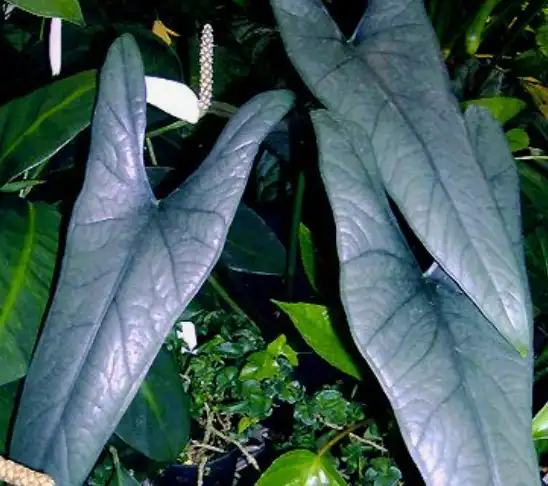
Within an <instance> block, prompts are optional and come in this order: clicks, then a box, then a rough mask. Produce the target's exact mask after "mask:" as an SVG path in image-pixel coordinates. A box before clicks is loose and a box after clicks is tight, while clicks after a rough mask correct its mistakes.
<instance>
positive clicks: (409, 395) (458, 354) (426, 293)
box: [313, 108, 538, 486]
mask: <svg viewBox="0 0 548 486" xmlns="http://www.w3.org/2000/svg"><path fill="white" fill-rule="evenodd" d="M474 114H475V115H477V116H476V117H474V116H472V115H474ZM468 121H469V129H470V132H471V134H472V137H474V139H475V140H474V145H475V146H477V147H478V149H479V148H480V147H486V146H489V147H490V151H486V152H485V156H486V157H485V158H483V157H482V158H480V160H481V163H482V173H483V176H484V177H485V178H486V180H488V181H489V184H490V188H491V190H492V191H493V195H494V200H495V204H496V205H495V207H494V208H493V209H494V210H496V211H497V212H498V213H499V214H500V217H501V219H502V220H503V221H504V222H505V228H506V229H507V231H508V233H509V234H510V236H511V237H510V238H509V239H510V240H511V241H512V242H514V247H512V245H511V246H510V248H511V249H512V251H513V252H514V254H515V258H516V261H517V260H520V262H521V266H520V267H518V272H519V278H522V275H521V272H523V251H522V249H521V236H520V229H519V222H520V211H519V199H518V194H519V193H518V185H517V174H516V169H515V167H514V165H513V163H512V161H510V163H509V164H508V163H507V162H508V160H507V159H504V158H502V159H497V150H496V148H493V144H495V147H496V143H498V142H499V141H500V139H503V138H504V136H503V134H502V132H501V131H500V129H499V127H498V126H497V125H496V124H495V122H493V121H492V120H491V119H490V118H488V117H487V116H486V114H485V112H482V111H477V109H476V108H474V111H473V112H472V113H471V114H469V115H468ZM313 122H314V126H315V129H316V131H317V136H318V143H319V149H320V163H321V172H322V177H323V179H324V182H325V185H326V188H327V192H328V196H329V199H330V201H331V205H332V208H333V211H334V217H335V223H336V228H337V248H338V253H339V258H340V265H341V297H342V301H343V304H344V307H345V311H346V313H347V317H348V321H349V325H350V329H351V332H352V334H353V337H354V340H355V341H356V343H357V345H358V348H359V349H360V351H361V353H362V354H363V356H364V357H365V359H366V360H367V362H368V363H369V365H370V366H371V368H372V369H373V371H374V372H375V374H376V375H377V377H378V379H379V381H380V382H381V384H382V387H383V388H384V391H385V392H386V394H387V395H388V397H389V399H390V401H391V403H392V406H393V408H394V412H395V414H396V418H397V420H398V423H399V425H400V428H401V431H402V435H403V437H404V439H405V441H406V443H407V446H408V448H409V451H410V452H411V455H412V456H413V458H414V459H415V461H416V462H417V464H418V466H419V469H420V471H421V473H422V475H423V477H424V479H425V480H426V482H427V484H429V485H442V484H449V483H453V484H459V485H471V486H472V485H474V486H483V485H485V486H487V485H497V486H503V485H504V486H512V485H515V486H518V485H529V484H531V485H532V484H536V483H535V481H538V477H537V476H538V473H537V464H536V458H535V454H534V450H533V447H532V441H531V386H532V380H531V376H532V357H531V354H532V353H531V352H530V349H528V351H529V356H528V357H526V358H522V357H521V356H520V355H519V354H518V352H517V351H516V350H515V348H514V347H512V346H511V345H510V344H509V343H508V342H507V341H506V340H505V339H504V338H503V337H502V336H501V335H500V334H499V333H498V332H497V330H496V329H495V328H494V327H492V326H491V325H489V322H488V321H487V320H486V319H485V317H484V316H483V315H482V314H481V313H480V312H479V310H478V309H477V307H476V306H475V305H474V304H473V302H472V301H471V300H470V299H469V298H468V297H467V296H465V295H464V294H462V293H461V291H460V289H459V287H457V286H456V285H455V284H454V282H453V280H451V279H450V278H449V277H448V276H447V275H446V274H445V273H444V272H443V270H442V269H441V268H440V267H439V266H438V265H437V264H435V265H434V267H433V269H432V271H430V272H428V273H427V274H426V275H425V276H424V277H423V276H422V274H421V271H420V268H419V266H418V264H417V262H416V261H415V259H414V257H413V255H412V253H411V252H410V250H409V248H408V246H407V244H406V242H405V240H404V239H403V237H402V233H401V231H400V230H399V228H398V227H397V225H396V223H395V221H396V219H395V217H394V216H393V215H392V214H391V212H390V206H389V204H388V202H387V200H386V196H385V194H384V192H383V191H382V190H379V185H380V176H379V175H378V169H377V165H376V163H375V151H374V147H373V145H372V144H371V143H368V141H367V139H366V138H364V136H363V131H362V130H361V128H360V127H359V126H357V125H355V124H352V123H350V122H347V123H346V125H345V128H344V129H343V128H342V125H341V124H340V123H337V121H336V120H335V119H333V118H331V117H330V116H329V115H328V114H327V113H326V112H316V113H314V115H313ZM497 130H498V132H497ZM491 155H492V156H493V158H491ZM497 163H498V164H499V165H498V166H497ZM524 306H525V308H524V309H523V313H524V314H525V315H530V309H529V307H530V306H529V303H528V300H527V301H526V303H524ZM529 323H531V320H530V319H529Z"/></svg>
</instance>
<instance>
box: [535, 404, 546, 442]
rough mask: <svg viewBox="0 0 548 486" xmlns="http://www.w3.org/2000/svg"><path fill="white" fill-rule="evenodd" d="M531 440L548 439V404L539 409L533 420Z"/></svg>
mask: <svg viewBox="0 0 548 486" xmlns="http://www.w3.org/2000/svg"><path fill="white" fill-rule="evenodd" d="M533 439H535V440H542V439H548V403H547V404H546V405H544V407H542V408H541V409H540V411H539V412H538V413H537V414H536V415H535V418H534V419H533Z"/></svg>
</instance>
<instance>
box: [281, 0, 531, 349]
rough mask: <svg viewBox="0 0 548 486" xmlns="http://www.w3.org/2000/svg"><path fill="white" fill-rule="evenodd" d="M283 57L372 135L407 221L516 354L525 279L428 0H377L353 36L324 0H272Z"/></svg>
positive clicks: (521, 337) (522, 331) (523, 344)
mask: <svg viewBox="0 0 548 486" xmlns="http://www.w3.org/2000/svg"><path fill="white" fill-rule="evenodd" d="M272 4H273V6H274V12H275V15H276V18H277V21H278V23H279V26H280V30H281V32H282V36H283V39H284V43H285V46H286V49H287V52H288V55H289V57H290V59H291V60H292V62H293V63H294V64H295V67H296V68H297V70H298V71H299V72H300V74H301V75H302V77H303V80H304V81H305V82H306V83H307V84H308V86H309V87H310V89H311V90H312V91H313V92H314V94H315V95H316V96H317V97H318V98H319V99H320V101H322V102H323V103H324V104H325V105H326V106H327V107H328V108H330V109H332V110H333V111H334V112H336V113H338V114H339V115H340V116H342V117H343V118H344V119H345V120H347V121H353V122H356V123H357V124H358V125H359V126H360V128H361V130H362V131H363V136H364V137H367V138H368V139H370V140H371V143H372V145H373V150H374V152H375V155H376V158H377V164H378V167H379V169H380V173H381V177H382V179H383V182H384V184H385V186H386V189H387V191H388V193H389V194H390V196H391V198H392V199H393V200H394V201H395V203H396V204H397V206H398V207H399V209H400V211H401V212H402V214H403V215H404V216H405V218H406V220H407V222H408V224H409V226H410V227H411V228H412V229H413V231H414V232H415V233H416V234H417V236H418V237H419V238H420V240H421V241H422V243H423V245H424V246H425V247H426V248H427V249H428V251H429V252H430V253H431V254H432V255H433V256H434V258H435V259H436V260H437V261H438V263H439V264H440V265H441V266H442V267H443V268H444V269H445V271H446V272H447V273H448V274H449V275H450V276H451V277H452V278H453V279H454V280H455V281H456V282H457V283H458V284H459V286H460V287H461V288H462V289H463V290H464V292H465V293H466V294H467V295H468V296H469V297H470V298H471V299H472V300H473V301H474V302H475V303H476V305H477V306H478V307H479V308H480V309H481V311H482V312H483V313H484V315H485V316H486V317H487V318H488V319H489V321H490V322H491V323H492V324H493V325H494V326H495V327H496V328H497V329H498V330H499V331H500V332H501V333H502V334H503V336H505V337H506V338H507V339H508V340H509V341H510V342H511V343H512V344H513V345H514V346H516V348H517V349H519V350H520V352H521V353H525V351H526V350H527V348H528V345H529V340H530V332H529V326H528V322H527V316H526V314H525V313H524V311H523V309H524V302H525V300H526V295H525V285H524V282H523V279H522V278H521V277H520V272H519V268H518V262H517V259H516V257H515V254H514V252H513V251H512V248H511V244H510V241H509V239H508V235H507V233H506V230H505V228H504V225H503V222H502V221H501V218H500V216H499V215H498V214H497V211H496V210H495V202H494V201H493V196H492V194H491V191H490V189H489V185H488V182H487V181H486V180H485V177H483V174H482V171H481V167H480V164H479V162H478V160H477V158H476V156H475V152H474V150H473V147H472V145H471V142H470V139H469V137H468V133H467V130H466V126H465V124H464V122H463V118H462V115H461V113H460V110H459V108H458V105H457V103H456V101H455V100H454V98H453V95H452V94H451V93H450V90H449V88H448V84H449V83H448V76H447V74H446V71H445V68H444V66H443V64H442V62H441V59H440V54H439V50H438V48H437V46H436V43H435V36H434V33H433V31H432V28H431V26H430V25H429V21H428V17H427V15H426V12H425V10H424V6H423V2H422V1H421V0H408V1H405V2H403V1H401V0H371V1H370V2H368V4H369V7H368V11H367V12H366V15H365V16H364V17H363V18H362V19H361V21H360V23H359V25H358V27H357V29H356V31H355V33H354V34H353V36H352V38H351V39H349V40H347V39H346V38H345V37H344V36H343V34H342V33H341V31H340V30H339V29H338V27H337V25H336V24H335V23H334V21H333V20H332V19H331V17H330V16H329V14H328V13H327V10H326V9H325V8H324V7H323V5H322V2H321V0H272Z"/></svg>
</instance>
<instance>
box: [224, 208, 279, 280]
mask: <svg viewBox="0 0 548 486" xmlns="http://www.w3.org/2000/svg"><path fill="white" fill-rule="evenodd" d="M221 262H222V263H223V264H225V265H226V266H228V267H229V268H231V269H232V270H235V271H238V272H248V273H255V274H262V275H283V273H284V271H285V263H286V254H285V248H284V247H283V245H282V244H281V243H280V240H279V239H278V237H277V236H276V234H275V233H274V232H273V231H272V229H270V227H269V226H268V225H267V224H266V223H265V222H264V220H263V219H262V218H261V217H260V216H259V215H258V214H257V213H256V212H255V211H253V210H252V209H251V208H249V207H248V206H246V205H245V204H243V203H241V204H240V206H239V207H238V211H236V216H235V217H234V222H233V224H232V226H231V227H230V231H229V232H228V237H227V240H226V245H225V248H224V250H223V254H222V256H221Z"/></svg>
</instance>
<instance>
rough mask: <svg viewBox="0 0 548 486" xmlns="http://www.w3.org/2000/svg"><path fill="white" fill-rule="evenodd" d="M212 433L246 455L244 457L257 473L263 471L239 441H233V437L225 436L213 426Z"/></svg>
mask: <svg viewBox="0 0 548 486" xmlns="http://www.w3.org/2000/svg"><path fill="white" fill-rule="evenodd" d="M211 432H213V433H214V434H215V435H216V436H217V437H219V438H221V439H223V440H224V441H226V442H229V443H230V444H233V445H235V446H236V447H237V448H238V449H240V452H241V453H242V454H243V455H244V457H245V458H246V459H247V462H248V463H249V464H251V465H252V466H253V467H254V468H255V469H256V470H257V471H260V470H261V468H260V467H259V464H257V461H256V460H255V458H254V457H253V456H252V455H251V454H250V453H249V452H247V451H246V449H245V447H244V446H243V445H242V444H240V443H239V442H238V441H237V440H235V439H233V438H232V437H230V436H228V435H225V434H223V433H222V432H220V431H219V430H217V429H216V428H215V427H213V426H211Z"/></svg>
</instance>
